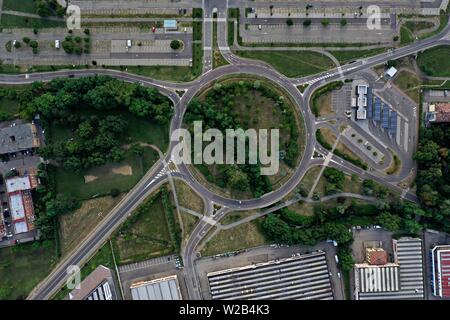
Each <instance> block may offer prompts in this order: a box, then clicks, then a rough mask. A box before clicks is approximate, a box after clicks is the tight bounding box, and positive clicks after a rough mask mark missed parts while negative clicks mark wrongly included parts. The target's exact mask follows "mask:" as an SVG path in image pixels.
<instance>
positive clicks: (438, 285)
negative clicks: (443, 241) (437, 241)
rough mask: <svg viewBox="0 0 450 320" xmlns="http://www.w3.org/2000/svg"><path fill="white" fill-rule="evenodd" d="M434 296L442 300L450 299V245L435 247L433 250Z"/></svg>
mask: <svg viewBox="0 0 450 320" xmlns="http://www.w3.org/2000/svg"><path fill="white" fill-rule="evenodd" d="M431 253H432V263H433V265H432V275H431V276H432V288H433V294H434V295H435V296H439V297H442V298H449V297H450V245H443V246H435V247H434V248H433V249H432V250H431Z"/></svg>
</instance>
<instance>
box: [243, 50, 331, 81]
mask: <svg viewBox="0 0 450 320" xmlns="http://www.w3.org/2000/svg"><path fill="white" fill-rule="evenodd" d="M236 54H237V55H239V56H241V57H243V58H248V59H256V60H262V61H264V62H267V63H268V64H270V65H271V66H273V67H274V68H275V69H276V70H277V71H279V72H281V73H282V74H284V75H286V76H287V77H302V76H307V75H311V74H315V73H320V72H322V71H326V70H329V69H332V68H334V67H335V65H334V63H333V61H332V60H331V59H330V58H328V57H327V56H325V55H323V54H320V53H317V52H312V51H237V52H236Z"/></svg>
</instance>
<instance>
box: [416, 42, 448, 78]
mask: <svg viewBox="0 0 450 320" xmlns="http://www.w3.org/2000/svg"><path fill="white" fill-rule="evenodd" d="M449 56H450V46H439V47H436V48H432V49H429V50H426V51H424V52H422V53H419V56H418V58H417V64H418V65H419V67H420V69H422V71H423V72H425V73H426V74H427V75H429V76H432V77H449V76H450V59H449V58H448V57H449Z"/></svg>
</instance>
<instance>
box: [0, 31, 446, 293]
mask: <svg viewBox="0 0 450 320" xmlns="http://www.w3.org/2000/svg"><path fill="white" fill-rule="evenodd" d="M448 31H449V27H446V28H444V29H443V31H442V33H440V34H438V35H436V36H434V37H430V38H428V39H426V40H423V41H417V42H415V43H413V44H411V45H408V46H404V47H402V48H399V49H396V50H395V51H389V52H385V53H382V54H379V55H376V56H373V57H370V58H367V59H364V61H362V60H361V61H356V62H354V63H351V64H349V65H345V66H342V67H340V68H339V69H333V70H331V71H327V72H323V73H321V74H316V75H311V76H307V77H303V78H298V79H290V78H287V77H286V76H284V75H282V74H280V73H278V72H277V71H275V70H274V69H273V68H271V67H270V66H269V65H267V64H265V63H262V62H258V61H252V60H247V59H242V58H239V57H236V56H235V55H233V54H232V53H231V51H230V50H229V48H228V46H227V44H226V39H220V38H219V39H218V42H219V47H220V48H221V49H220V50H221V53H222V55H223V56H224V58H225V59H226V60H227V61H228V62H229V63H230V64H229V65H226V66H222V67H219V68H217V69H209V68H205V70H204V73H203V74H202V75H201V76H200V77H199V78H198V79H196V80H194V81H191V82H187V83H173V82H168V81H160V80H155V79H151V78H147V77H143V76H137V75H133V74H128V73H125V72H120V71H114V70H106V69H89V70H72V71H56V72H49V73H36V74H29V75H25V76H24V75H0V82H1V83H4V84H15V85H17V84H26V83H32V82H35V81H50V80H52V79H55V78H58V77H84V76H93V75H99V74H102V75H109V76H112V77H115V78H117V79H121V80H124V81H128V82H139V83H140V84H141V85H144V86H152V87H155V88H157V89H158V90H159V91H160V92H161V93H163V94H165V95H166V96H168V97H169V98H170V99H171V100H172V102H173V104H174V116H173V118H172V121H171V123H170V133H172V132H173V131H175V130H176V129H181V128H182V127H183V119H184V117H185V114H186V112H188V105H189V103H190V102H191V101H192V99H193V98H194V97H195V96H197V95H198V94H199V92H201V90H202V88H205V87H206V86H208V85H209V84H211V83H213V82H214V81H217V80H218V79H220V78H221V77H223V76H226V75H230V74H233V75H251V76H255V77H260V78H262V79H267V81H271V82H273V83H275V84H277V86H279V87H281V88H283V90H284V91H285V92H286V93H287V94H288V95H289V97H290V98H291V99H292V101H293V104H294V106H295V107H296V108H297V111H298V112H299V114H300V115H301V117H302V118H303V120H304V129H305V137H306V139H305V144H304V149H303V154H302V156H301V159H300V160H299V161H298V162H297V164H296V166H295V169H294V170H293V173H292V175H291V176H290V177H289V179H287V181H285V182H284V183H283V185H282V186H280V187H279V188H277V189H276V190H274V191H271V192H269V193H266V194H264V195H262V196H260V197H253V198H251V199H239V198H237V199H235V198H232V197H227V196H223V195H219V194H217V193H216V192H213V191H211V190H210V189H209V188H208V187H206V186H205V185H204V184H203V183H201V182H199V181H198V180H197V179H196V178H195V177H194V175H193V174H192V173H191V171H190V170H189V168H188V166H187V165H185V164H180V165H179V166H178V167H177V170H176V171H175V172H171V171H170V170H167V168H168V167H169V166H170V164H171V162H172V157H173V154H172V153H173V148H174V147H175V145H176V142H171V143H170V145H169V148H168V150H167V152H166V154H165V155H164V157H163V158H162V159H160V161H158V162H157V163H156V164H155V165H154V166H153V167H152V168H151V169H150V170H149V171H148V173H147V174H146V175H145V176H144V177H143V178H142V180H141V181H140V182H139V183H138V184H137V185H136V186H135V187H134V188H133V189H132V190H131V191H130V192H129V193H128V194H127V195H126V196H125V198H124V199H123V200H122V201H121V202H120V203H119V204H118V205H117V206H116V207H115V208H114V209H113V210H112V211H111V212H110V214H109V215H108V216H107V217H106V218H105V219H104V220H103V221H102V222H101V223H100V224H99V225H98V226H97V227H96V229H95V230H94V231H93V232H92V233H91V234H89V235H88V236H87V237H86V238H85V239H84V240H83V241H82V242H81V243H80V244H79V245H78V247H77V248H76V249H75V250H74V251H73V252H71V253H70V254H68V255H67V256H66V257H64V258H63V259H62V260H61V261H60V262H59V263H58V265H57V266H56V267H55V269H54V270H53V271H52V272H51V273H50V275H49V276H48V277H47V278H46V279H45V280H44V281H43V282H41V283H40V284H39V285H38V286H37V287H36V288H35V290H33V292H32V293H31V294H30V296H29V299H49V298H51V296H52V295H53V294H54V293H55V292H56V291H57V290H58V289H59V288H60V287H61V286H62V285H63V284H64V282H65V281H66V279H67V277H68V275H67V273H66V270H67V268H68V267H69V266H71V265H83V264H84V263H85V262H86V261H87V260H88V259H89V258H90V257H91V256H92V255H93V254H94V253H95V252H96V251H97V250H98V249H99V247H100V246H101V245H102V244H103V243H104V242H105V241H106V240H107V239H108V238H109V237H110V236H111V234H112V233H113V232H114V231H115V230H116V229H117V228H118V227H119V226H120V225H121V224H122V223H123V222H124V221H125V220H126V218H127V217H128V216H129V214H130V213H131V212H132V211H133V210H134V209H135V208H136V207H137V206H138V205H139V204H140V203H142V201H143V200H144V199H145V198H146V197H147V196H148V195H149V194H151V193H152V192H154V191H155V190H157V189H158V188H159V187H160V186H161V185H162V184H163V183H166V182H167V181H170V179H171V178H172V176H174V177H177V178H180V179H182V180H184V181H185V182H186V183H187V184H188V185H189V186H190V187H191V188H192V189H194V190H195V191H196V192H197V193H198V194H199V195H201V196H202V197H203V198H204V201H205V203H206V204H208V206H207V208H206V210H205V215H204V217H203V218H202V219H200V220H199V222H198V223H197V225H196V227H195V228H194V230H193V231H192V233H191V235H190V237H189V240H188V241H187V242H186V243H184V244H183V248H182V251H181V255H182V257H183V260H184V264H185V268H184V270H183V272H184V274H185V280H186V285H187V288H188V293H189V297H190V298H191V299H200V298H201V293H200V288H199V285H198V283H197V279H196V276H195V274H196V272H195V264H194V261H195V259H196V258H197V254H196V248H197V246H198V245H199V243H200V242H201V241H202V240H203V239H204V237H205V235H206V234H207V233H208V232H209V231H210V230H211V229H212V228H213V227H214V225H215V224H216V223H217V222H218V221H220V219H221V218H223V217H224V216H225V215H226V214H227V213H228V212H231V211H236V210H250V209H261V208H266V207H268V206H270V205H273V204H275V203H277V202H278V201H280V200H282V199H283V198H284V197H285V196H286V195H287V194H289V193H290V192H292V191H293V190H294V189H295V188H296V186H297V185H298V184H299V182H300V181H301V179H302V178H303V176H304V174H305V173H306V171H307V170H308V169H309V168H310V167H311V166H316V165H322V166H323V165H328V166H331V167H335V168H337V169H340V170H342V171H345V172H347V173H350V174H357V175H359V176H361V177H364V178H366V179H373V180H374V181H376V182H380V183H383V184H384V185H386V186H388V187H389V188H390V189H392V190H395V191H398V192H403V191H404V190H403V189H401V188H400V187H398V186H397V184H396V181H393V180H392V179H393V178H391V179H385V178H384V177H380V176H379V175H377V174H375V173H373V172H369V171H364V170H362V169H361V168H358V167H355V166H354V165H352V164H349V163H347V162H345V161H343V160H342V159H340V158H339V157H336V156H335V155H333V153H331V152H329V151H328V150H324V148H323V147H321V146H320V145H319V144H318V143H317V141H316V139H315V135H314V133H315V132H316V119H315V117H314V116H313V114H312V113H311V110H310V107H309V99H310V96H311V94H312V93H313V92H314V91H315V90H316V89H318V88H319V87H321V86H323V85H325V84H327V83H330V82H333V81H336V80H342V79H343V78H344V77H349V76H352V75H353V74H356V73H357V72H360V71H363V70H366V69H369V68H372V67H374V66H376V65H379V64H383V63H385V62H386V61H388V60H395V59H399V58H402V57H405V56H409V55H411V54H415V53H417V52H420V51H422V50H425V49H427V48H431V47H435V46H438V45H441V44H448V43H449V40H448V35H447V34H448ZM299 85H307V87H306V89H305V91H304V92H303V93H301V92H300V91H299V90H298V89H297V86H299ZM180 91H183V94H182V95H181V96H180V95H179V93H178V92H180ZM315 151H316V152H318V153H319V154H320V155H322V156H323V158H320V157H319V158H318V157H314V154H315ZM325 161H326V162H325ZM401 178H402V177H401V176H400V177H398V178H397V179H401ZM402 197H403V198H405V199H408V200H412V201H416V200H417V197H416V196H415V194H413V193H412V192H410V191H406V192H404V194H402Z"/></svg>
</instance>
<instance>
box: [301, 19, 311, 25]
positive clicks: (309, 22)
mask: <svg viewBox="0 0 450 320" xmlns="http://www.w3.org/2000/svg"><path fill="white" fill-rule="evenodd" d="M310 25H311V20H310V19H306V20H305V21H303V26H304V27H309V26H310Z"/></svg>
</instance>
